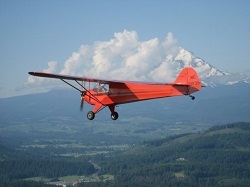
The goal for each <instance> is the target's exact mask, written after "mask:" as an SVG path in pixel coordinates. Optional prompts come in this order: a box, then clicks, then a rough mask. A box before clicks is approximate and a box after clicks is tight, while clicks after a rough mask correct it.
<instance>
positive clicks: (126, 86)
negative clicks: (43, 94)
mask: <svg viewBox="0 0 250 187" xmlns="http://www.w3.org/2000/svg"><path fill="white" fill-rule="evenodd" d="M29 74H30V75H33V76H38V77H47V78H55V79H61V80H62V81H63V82H65V83H66V84H68V85H70V86H72V87H73V88H75V89H76V90H78V91H79V92H80V94H81V107H80V109H81V110H82V108H83V103H84V101H86V102H87V103H89V104H91V105H94V107H93V110H92V111H89V112H88V114H87V118H88V119H89V120H93V119H94V118H95V114H96V113H98V112H99V111H101V110H102V109H103V108H105V107H107V106H108V108H109V110H110V112H111V119H113V120H117V119H118V113H117V112H116V111H115V106H116V105H118V104H124V103H131V102H137V101H143V100H149V99H157V98H164V97H173V96H182V95H189V96H190V97H191V99H192V100H194V99H195V97H194V96H192V95H191V94H192V93H194V92H197V91H199V90H200V89H201V87H202V85H201V81H200V79H199V76H198V75H197V73H196V71H195V70H194V69H193V68H191V67H187V68H184V69H183V70H182V71H181V72H180V74H179V75H178V77H177V79H176V80H175V82H174V83H172V84H168V83H167V84H164V83H145V82H133V81H116V80H114V81H111V80H104V79H94V78H88V77H78V76H68V75H60V74H50V73H44V72H29ZM65 80H71V81H75V82H76V83H77V84H78V87H79V86H81V89H79V88H78V87H77V86H74V85H73V84H72V83H69V81H68V82H67V81H65ZM79 81H81V83H80V82H79ZM86 83H87V84H86ZM91 83H96V86H95V87H94V88H92V89H90V87H91V86H92V85H93V84H91ZM86 85H87V86H86ZM87 87H88V88H89V89H87Z"/></svg>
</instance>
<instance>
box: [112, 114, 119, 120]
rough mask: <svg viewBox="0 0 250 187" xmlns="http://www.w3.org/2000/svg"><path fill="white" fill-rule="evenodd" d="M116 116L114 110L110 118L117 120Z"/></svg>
mask: <svg viewBox="0 0 250 187" xmlns="http://www.w3.org/2000/svg"><path fill="white" fill-rule="evenodd" d="M118 117H119V115H118V113H117V112H114V113H112V114H111V119H112V120H117V119H118Z"/></svg>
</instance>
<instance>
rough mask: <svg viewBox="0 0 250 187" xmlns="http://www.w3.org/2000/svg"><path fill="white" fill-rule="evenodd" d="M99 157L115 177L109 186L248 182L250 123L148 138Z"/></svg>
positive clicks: (249, 183) (249, 177) (103, 170)
mask: <svg viewBox="0 0 250 187" xmlns="http://www.w3.org/2000/svg"><path fill="white" fill-rule="evenodd" d="M99 159H100V160H99V162H100V165H101V167H102V172H103V173H107V172H108V173H111V174H113V175H114V176H115V181H114V183H113V184H108V185H109V186H110V185H111V186H112V185H113V186H185V187H187V186H192V187H195V186H250V123H235V124H230V125H224V126H216V127H213V128H211V129H209V130H207V131H206V132H204V133H198V134H184V135H178V136H173V137H170V138H166V139H163V140H156V141H150V142H144V143H143V144H142V145H141V146H139V147H136V148H134V149H131V150H129V151H127V152H124V153H122V154H120V155H119V156H118V155H117V156H112V157H110V158H105V159H103V158H99ZM101 159H102V160H101Z"/></svg>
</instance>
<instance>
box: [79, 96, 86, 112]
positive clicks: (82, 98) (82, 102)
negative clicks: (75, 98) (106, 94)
mask: <svg viewBox="0 0 250 187" xmlns="http://www.w3.org/2000/svg"><path fill="white" fill-rule="evenodd" d="M85 94H86V91H82V92H81V104H80V110H81V111H82V109H83V105H84V96H85Z"/></svg>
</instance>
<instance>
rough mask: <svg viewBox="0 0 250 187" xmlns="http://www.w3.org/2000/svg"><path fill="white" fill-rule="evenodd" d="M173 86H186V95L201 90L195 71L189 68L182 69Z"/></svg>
mask: <svg viewBox="0 0 250 187" xmlns="http://www.w3.org/2000/svg"><path fill="white" fill-rule="evenodd" d="M174 84H175V85H184V86H188V94H191V93H193V92H196V91H199V90H200V89H201V81H200V78H199V76H198V74H197V72H196V71H195V69H194V68H191V67H187V68H184V69H182V71H181V72H180V73H179V75H178V77H177V78H176V80H175V82H174Z"/></svg>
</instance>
